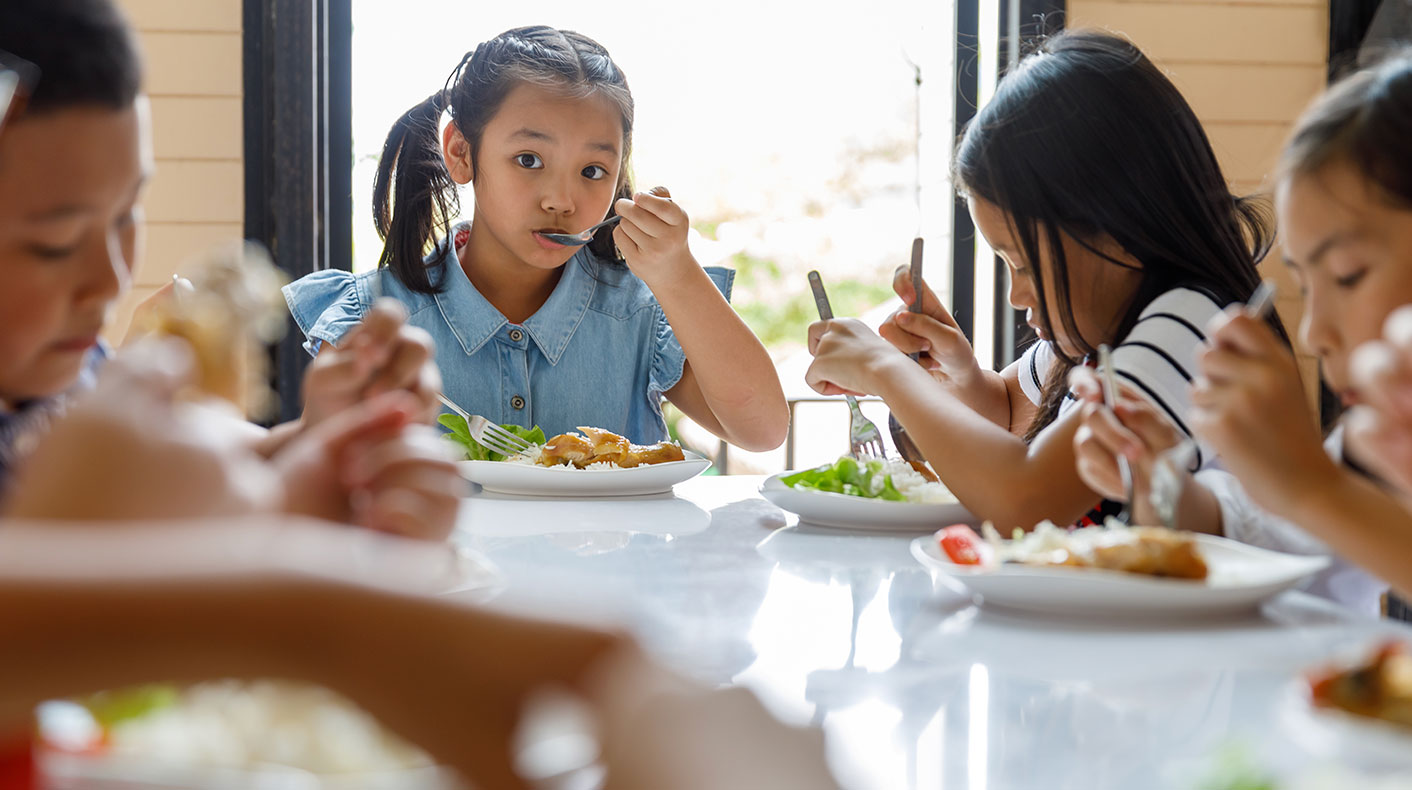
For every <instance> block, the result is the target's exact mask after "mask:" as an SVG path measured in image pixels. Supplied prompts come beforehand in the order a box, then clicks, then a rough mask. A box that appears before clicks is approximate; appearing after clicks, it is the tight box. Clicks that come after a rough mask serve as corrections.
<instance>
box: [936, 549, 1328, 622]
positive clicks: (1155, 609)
mask: <svg viewBox="0 0 1412 790" xmlns="http://www.w3.org/2000/svg"><path fill="white" fill-rule="evenodd" d="M1194 537H1195V538H1196V542H1197V544H1198V545H1199V546H1200V548H1201V556H1202V558H1204V559H1205V560H1206V567H1207V569H1208V572H1209V573H1208V575H1207V577H1206V578H1205V579H1203V580H1201V581H1192V580H1185V579H1162V578H1157V577H1153V576H1142V575H1138V574H1134V573H1122V572H1119V571H1104V570H1092V569H1084V568H1045V567H1034V566H1028V565H1017V564H1005V565H995V566H990V567H977V566H974V565H956V564H955V563H953V562H952V561H951V558H949V557H947V556H946V552H944V551H942V549H941V545H940V544H939V543H938V540H937V537H936V536H935V535H927V536H925V537H920V538H917V539H916V540H914V541H912V556H914V557H916V558H917V559H918V560H919V561H920V562H921V563H922V564H923V565H925V566H927V568H929V569H930V570H931V571H932V572H933V573H936V574H941V575H943V576H948V577H950V578H952V579H954V580H955V581H958V582H960V583H961V584H963V585H965V586H966V587H967V588H969V589H970V590H971V592H973V593H978V594H979V595H980V596H981V597H982V598H984V599H985V601H986V602H987V603H989V604H992V605H996V606H1004V607H1008V608H1012V609H1025V610H1029V611H1034V612H1048V613H1056V614H1071V615H1072V614H1079V615H1090V614H1096V615H1135V614H1141V615H1151V614H1167V615H1184V614H1198V613H1199V614H1212V613H1228V612H1238V611H1243V610H1247V609H1253V608H1254V607H1256V606H1257V605H1258V604H1259V603H1260V602H1261V601H1264V600H1265V599H1267V598H1270V597H1271V596H1273V595H1275V594H1276V593H1279V592H1281V591H1283V590H1286V589H1288V588H1290V587H1293V586H1294V585H1296V584H1298V583H1299V582H1300V581H1302V580H1304V579H1305V578H1306V577H1308V576H1310V575H1312V574H1314V573H1317V572H1319V571H1320V570H1323V569H1324V568H1325V567H1326V566H1327V565H1328V564H1329V559H1328V558H1327V557H1304V556H1298V555H1294V554H1281V553H1280V552H1276V551H1269V550H1266V549H1262V548H1257V547H1255V546H1250V545H1247V544H1244V543H1239V542H1236V541H1234V540H1227V539H1225V538H1218V537H1215V536H1213V535H1196V536H1194Z"/></svg>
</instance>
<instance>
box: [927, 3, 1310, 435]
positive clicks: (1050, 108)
mask: <svg viewBox="0 0 1412 790" xmlns="http://www.w3.org/2000/svg"><path fill="white" fill-rule="evenodd" d="M952 172H953V177H954V181H955V183H956V185H957V189H958V191H959V192H960V193H961V194H963V195H965V196H974V197H978V198H981V199H984V200H986V201H988V202H990V203H993V204H995V205H996V206H998V207H999V208H1000V209H1001V210H1002V211H1003V212H1004V213H1005V214H1006V216H1007V217H1008V218H1009V221H1010V222H1011V223H1012V228H1013V231H1014V234H1015V237H1016V238H1017V239H1018V240H1019V243H1020V247H1021V250H1020V251H1021V252H1022V253H1023V254H1024V257H1025V259H1026V262H1027V263H1028V265H1029V267H1030V269H1031V271H1033V273H1034V277H1035V283H1036V290H1037V291H1038V299H1039V311H1038V312H1039V314H1040V315H1039V318H1040V321H1041V322H1042V326H1044V328H1045V330H1046V332H1048V334H1049V335H1050V336H1051V337H1058V334H1057V333H1056V332H1055V331H1054V328H1053V327H1052V326H1050V325H1049V306H1048V299H1047V296H1046V294H1045V287H1044V278H1045V277H1052V278H1053V280H1054V284H1053V289H1054V294H1055V296H1056V298H1057V299H1058V300H1059V302H1060V305H1059V308H1060V309H1058V310H1056V311H1055V312H1056V314H1057V315H1059V316H1060V317H1061V320H1062V321H1063V323H1064V329H1065V330H1066V331H1065V335H1066V336H1067V337H1070V338H1072V339H1073V341H1074V342H1075V343H1076V344H1077V345H1078V347H1079V348H1080V350H1082V351H1083V352H1084V354H1091V353H1093V352H1094V351H1095V349H1094V345H1093V341H1091V340H1090V339H1088V338H1084V337H1083V336H1082V335H1081V333H1080V332H1079V329H1078V326H1077V324H1076V322H1075V320H1074V315H1073V310H1072V308H1071V307H1070V305H1071V304H1072V301H1071V300H1070V297H1069V291H1070V287H1071V283H1070V282H1069V271H1068V266H1067V264H1066V262H1065V259H1064V249H1063V246H1062V244H1061V240H1062V238H1063V236H1065V235H1067V236H1069V237H1071V238H1073V239H1074V240H1076V241H1077V242H1078V243H1079V244H1081V245H1083V246H1084V247H1085V248H1086V249H1088V250H1089V251H1090V252H1093V253H1095V254H1098V255H1101V256H1102V257H1104V258H1107V259H1108V260H1109V261H1111V262H1112V263H1113V264H1114V265H1117V266H1130V265H1131V264H1129V263H1126V262H1124V261H1121V260H1118V259H1116V258H1113V257H1110V256H1107V255H1103V254H1102V253H1100V252H1099V250H1098V247H1097V245H1096V244H1094V242H1095V240H1097V239H1099V238H1101V237H1103V236H1108V237H1111V238H1112V239H1113V240H1114V241H1116V242H1117V243H1118V244H1119V245H1121V246H1122V248H1123V250H1124V251H1125V252H1127V253H1128V254H1129V255H1131V256H1132V257H1133V258H1136V259H1137V260H1138V261H1139V262H1141V264H1142V268H1141V272H1142V276H1141V280H1140V282H1139V285H1138V288H1137V292H1136V293H1135V294H1134V296H1133V299H1132V301H1131V303H1130V304H1129V305H1128V306H1127V309H1126V311H1125V312H1124V313H1123V315H1122V318H1121V320H1120V322H1119V326H1118V332H1117V337H1123V336H1125V335H1127V333H1128V332H1129V331H1131V329H1132V327H1133V325H1134V324H1135V323H1136V322H1137V318H1138V315H1139V314H1140V313H1141V312H1142V309H1143V308H1144V307H1146V306H1147V304H1148V303H1149V302H1151V301H1152V300H1153V299H1154V298H1156V297H1157V296H1159V295H1161V294H1162V293H1164V292H1166V291H1169V290H1171V289H1173V288H1177V287H1182V286H1190V287H1193V288H1196V289H1198V290H1202V291H1205V292H1207V293H1209V294H1210V295H1211V296H1212V297H1213V298H1214V299H1215V300H1216V301H1217V303H1219V304H1228V303H1230V302H1234V301H1244V300H1245V299H1248V298H1249V297H1250V294H1251V293H1252V292H1253V291H1254V290H1255V287H1256V286H1257V285H1258V284H1259V281H1260V278H1259V275H1258V274H1257V273H1256V271H1255V264H1256V263H1257V262H1258V261H1259V260H1260V259H1261V258H1262V257H1264V255H1265V253H1266V252H1267V251H1268V250H1269V246H1270V242H1271V238H1272V233H1271V230H1270V226H1271V224H1272V223H1271V220H1270V217H1269V209H1268V206H1267V205H1265V204H1263V203H1257V202H1253V201H1251V200H1249V199H1244V198H1236V197H1234V196H1232V195H1231V193H1230V189H1229V187H1227V185H1226V180H1225V177H1224V176H1222V174H1221V167H1220V165H1219V164H1218V163H1217V161H1216V155H1215V153H1214V152H1213V151H1212V150H1211V144H1210V143H1209V142H1208V141H1207V139H1206V133H1205V131H1204V130H1203V129H1202V127H1201V123H1200V121H1198V120H1197V118H1196V114H1195V113H1193V112H1192V110H1191V107H1190V106H1188V105H1187V103H1186V100H1185V99H1183V98H1182V95H1181V93H1180V92H1178V91H1177V89H1176V86H1174V85H1173V84H1172V83H1171V81H1170V80H1168V79H1167V77H1166V76H1164V75H1163V74H1162V72H1161V71H1160V70H1158V69H1157V67H1156V66H1154V65H1153V64H1152V62H1151V61H1150V60H1148V59H1147V57H1146V56H1145V55H1143V54H1142V52H1141V51H1140V50H1139V49H1138V48H1137V47H1136V46H1134V45H1133V44H1132V43H1131V42H1129V41H1127V40H1125V39H1123V38H1120V37H1117V36H1113V35H1109V34H1106V33H1099V32H1094V31H1086V30H1070V31H1066V32H1063V33H1059V34H1057V35H1054V36H1052V37H1050V38H1048V39H1046V40H1044V41H1043V42H1041V43H1040V44H1039V45H1038V47H1037V48H1036V49H1035V50H1034V51H1033V52H1032V53H1030V54H1029V55H1028V56H1026V57H1025V58H1024V59H1022V60H1021V61H1020V62H1019V63H1018V64H1017V65H1016V67H1015V69H1014V70H1013V71H1012V72H1010V73H1009V74H1007V75H1006V76H1005V78H1004V79H1002V80H1001V81H1000V83H999V85H998V86H997V88H996V92H995V97H994V98H993V99H991V101H990V102H989V103H988V104H986V106H985V107H983V108H981V110H980V112H979V113H977V115H976V117H975V118H974V119H972V121H971V122H970V124H969V125H968V126H967V128H966V132H965V134H964V136H963V137H962V139H961V141H960V143H959V144H958V145H957V148H956V155H955V159H954V161H953V164H952ZM1041 248H1043V249H1045V250H1047V251H1048V252H1049V254H1050V255H1049V257H1050V260H1051V262H1052V263H1053V266H1052V269H1051V270H1050V271H1049V272H1042V271H1041V268H1040V266H1039V262H1040V260H1041V256H1040V250H1041ZM1278 321H1279V319H1278V318H1275V319H1274V323H1275V325H1276V327H1277V328H1278V330H1279V331H1280V333H1281V335H1283V328H1282V327H1280V326H1279V323H1278ZM1054 349H1055V354H1056V356H1057V357H1058V359H1059V364H1056V365H1054V368H1053V370H1051V372H1050V376H1049V380H1048V381H1047V382H1045V385H1044V394H1043V397H1042V400H1041V405H1040V410H1039V414H1038V415H1036V417H1035V420H1034V422H1032V423H1031V424H1030V426H1029V429H1028V430H1027V432H1026V439H1027V440H1028V439H1033V438H1034V437H1035V436H1036V435H1038V433H1039V432H1040V431H1041V430H1043V429H1044V428H1045V427H1046V426H1048V425H1049V424H1050V423H1052V422H1053V421H1054V419H1055V418H1056V417H1057V416H1058V414H1059V407H1060V406H1061V405H1062V404H1063V402H1064V396H1065V394H1066V393H1067V392H1068V374H1069V371H1070V369H1072V368H1073V366H1074V365H1076V364H1078V362H1079V360H1077V359H1074V358H1071V357H1069V356H1068V354H1067V353H1066V352H1065V351H1064V350H1063V349H1062V348H1060V346H1059V344H1057V343H1055V344H1054Z"/></svg>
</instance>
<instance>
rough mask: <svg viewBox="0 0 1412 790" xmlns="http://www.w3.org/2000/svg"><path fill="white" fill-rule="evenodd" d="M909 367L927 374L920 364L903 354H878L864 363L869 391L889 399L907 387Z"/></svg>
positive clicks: (866, 386)
mask: <svg viewBox="0 0 1412 790" xmlns="http://www.w3.org/2000/svg"><path fill="white" fill-rule="evenodd" d="M909 368H912V369H915V370H917V371H921V372H922V373H924V374H925V371H923V370H922V368H921V366H920V365H918V364H916V363H915V362H913V361H912V360H911V359H909V358H908V357H905V356H903V355H902V354H876V355H874V356H873V357H872V358H871V359H869V360H868V361H867V362H866V363H865V364H864V365H863V370H862V373H863V383H864V386H865V388H866V389H867V391H868V392H871V393H873V394H875V395H877V396H878V397H880V398H882V399H883V400H888V399H889V398H892V397H894V396H895V395H896V394H897V393H898V392H899V390H900V389H902V388H904V387H905V385H903V382H905V381H906V379H907V374H908V373H909V372H910V371H909V370H908V369H909Z"/></svg>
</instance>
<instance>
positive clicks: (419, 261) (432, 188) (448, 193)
mask: <svg viewBox="0 0 1412 790" xmlns="http://www.w3.org/2000/svg"><path fill="white" fill-rule="evenodd" d="M445 110H446V91H444V90H440V91H437V92H436V93H433V94H432V95H431V96H428V97H427V99H426V100H425V101H423V102H422V103H421V104H418V105H417V106H415V107H413V108H412V109H410V110H408V111H407V112H405V113H403V114H402V117H401V118H398V119H397V122H396V123H394V124H393V125H392V130H391V131H389V132H388V133H387V142H385V143H383V147H382V160H381V161H380V162H378V172H377V179H376V180H375V181H374V182H373V222H374V223H376V225H377V231H378V236H379V237H381V238H382V240H383V248H382V257H381V258H379V259H378V265H379V266H386V267H388V268H390V269H391V270H392V273H393V275H394V276H396V277H397V279H398V280H399V281H400V282H401V283H402V284H403V285H405V286H406V287H407V288H408V289H410V290H412V291H415V292H417V293H425V294H430V293H437V292H439V291H440V290H441V288H440V287H439V286H438V285H436V284H433V283H432V281H431V278H430V276H429V275H428V271H429V268H428V266H427V265H426V264H425V263H424V262H423V258H424V257H425V256H426V254H427V252H428V250H427V245H428V244H429V243H431V242H432V241H433V240H434V239H436V237H437V236H439V235H443V234H444V233H445V232H446V229H447V227H448V226H449V224H450V222H451V220H452V218H454V217H455V216H456V213H457V211H459V210H460V201H459V199H458V198H457V194H456V183H455V182H454V181H452V180H451V174H450V173H448V172H447V170H446V164H445V163H444V162H443V161H442V156H441V139H440V135H439V134H438V131H439V126H440V122H441V114H442V113H443V112H444V111H445Z"/></svg>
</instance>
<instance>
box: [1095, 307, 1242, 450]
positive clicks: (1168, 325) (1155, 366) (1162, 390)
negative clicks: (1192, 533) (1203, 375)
mask: <svg viewBox="0 0 1412 790" xmlns="http://www.w3.org/2000/svg"><path fill="white" fill-rule="evenodd" d="M1220 311H1221V307H1220V305H1217V304H1216V303H1215V302H1214V301H1213V300H1212V299H1211V297H1209V296H1207V295H1206V294H1203V293H1200V292H1198V291H1194V290H1191V289H1187V288H1178V289H1174V290H1171V291H1168V292H1167V293H1164V294H1162V295H1161V296H1159V297H1157V298H1156V299H1154V300H1152V303H1151V304H1149V305H1148V306H1147V308H1146V309H1144V310H1143V311H1142V314H1141V315H1140V316H1139V317H1138V321H1137V323H1136V324H1135V325H1134V326H1133V329H1132V331H1131V332H1129V333H1128V335H1127V337H1125V338H1123V341H1122V342H1121V343H1119V344H1118V346H1117V348H1115V349H1114V350H1113V367H1114V369H1115V371H1116V374H1117V376H1118V379H1119V380H1120V382H1122V383H1123V384H1126V385H1127V386H1128V387H1130V388H1132V389H1133V390H1136V391H1137V392H1138V393H1140V394H1141V395H1142V396H1143V397H1145V398H1146V399H1147V400H1149V401H1151V402H1152V403H1153V404H1154V405H1156V406H1157V407H1158V408H1159V409H1161V411H1162V412H1163V414H1165V415H1166V416H1167V418H1168V419H1169V420H1171V421H1172V422H1173V423H1175V424H1176V426H1177V427H1178V428H1180V429H1181V431H1182V433H1184V434H1186V435H1187V436H1190V435H1191V426H1190V420H1189V419H1188V414H1189V412H1190V411H1191V397H1190V394H1189V392H1188V388H1189V387H1190V385H1191V380H1192V378H1193V376H1194V375H1195V368H1196V355H1197V353H1198V352H1199V351H1200V350H1201V349H1202V347H1203V346H1204V345H1205V343H1206V333H1205V327H1206V324H1207V322H1209V321H1210V320H1211V318H1212V317H1214V316H1215V315H1216V314H1217V313H1219V312H1220ZM1200 456H1201V457H1200V458H1199V459H1198V462H1197V466H1198V467H1199V466H1202V465H1204V463H1205V461H1206V460H1207V458H1208V457H1209V453H1207V452H1202V453H1200Z"/></svg>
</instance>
